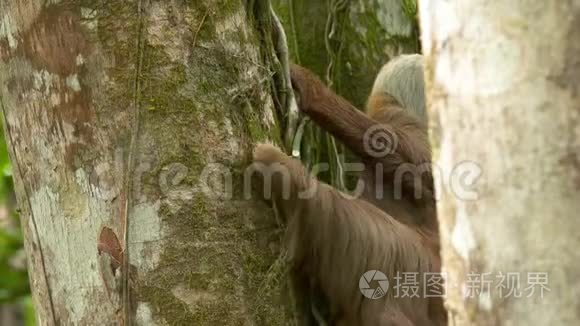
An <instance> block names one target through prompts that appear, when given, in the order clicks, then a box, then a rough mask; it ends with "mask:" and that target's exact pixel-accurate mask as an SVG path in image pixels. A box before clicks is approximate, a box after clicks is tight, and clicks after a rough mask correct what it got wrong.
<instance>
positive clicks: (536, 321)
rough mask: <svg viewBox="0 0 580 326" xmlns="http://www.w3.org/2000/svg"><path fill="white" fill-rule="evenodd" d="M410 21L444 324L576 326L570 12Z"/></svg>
mask: <svg viewBox="0 0 580 326" xmlns="http://www.w3.org/2000/svg"><path fill="white" fill-rule="evenodd" d="M420 12H421V26H422V28H423V34H422V40H423V49H424V51H425V53H426V55H427V61H428V70H427V82H428V85H429V91H428V99H429V102H430V108H431V112H430V114H431V121H434V124H433V125H432V126H431V127H432V128H431V131H432V136H433V143H434V147H435V158H436V160H435V161H436V165H437V168H438V171H439V172H440V174H439V176H438V185H439V186H440V187H439V189H441V192H440V197H441V198H440V202H439V206H438V211H439V217H440V221H441V222H440V223H441V225H440V228H441V236H442V238H443V259H444V264H443V265H444V269H445V270H446V272H447V276H448V282H447V284H448V298H447V305H448V308H449V310H450V312H451V316H452V318H453V320H454V321H455V323H456V324H458V325H471V324H474V325H475V324H477V325H498V324H506V325H574V324H578V322H579V321H580V310H579V309H578V307H579V306H580V251H579V250H578V248H579V247H580V237H579V236H578V231H577V229H578V216H577V215H578V212H579V211H580V200H579V198H580V154H579V153H580V128H579V127H578V125H579V124H580V60H579V59H578V58H580V45H579V44H580V43H578V30H580V3H579V2H578V1H569V0H566V1H557V2H538V1H532V0H525V1H484V0H474V1H469V2H465V1H454V2H449V1H424V2H422V7H421V8H420ZM507 273H513V274H511V277H509V275H508V274H507ZM478 277H479V281H478V280H477V278H478ZM518 278H519V284H518V282H517V281H518ZM510 279H511V286H510ZM474 281H475V284H474ZM488 282H489V286H488V285H487V284H488ZM509 290H512V293H510V292H509ZM518 290H519V292H518ZM473 291H476V292H475V293H474V292H473ZM532 291H533V293H531V292H532ZM542 291H543V294H542V293H541V292H542ZM518 294H519V297H518Z"/></svg>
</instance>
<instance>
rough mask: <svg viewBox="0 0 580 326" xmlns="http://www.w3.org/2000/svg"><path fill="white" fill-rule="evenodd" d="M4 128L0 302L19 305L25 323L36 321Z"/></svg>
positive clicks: (0, 166) (0, 158)
mask: <svg viewBox="0 0 580 326" xmlns="http://www.w3.org/2000/svg"><path fill="white" fill-rule="evenodd" d="M3 135H4V132H3V130H0V305H16V306H18V308H19V310H20V311H21V312H22V313H23V317H24V325H27V326H32V325H34V324H35V322H34V321H35V317H34V309H33V306H32V299H31V297H30V288H29V285H28V275H27V273H26V264H25V261H24V260H25V257H26V255H25V253H24V242H23V238H22V233H21V230H20V225H19V219H18V213H17V212H16V205H15V198H14V186H13V183H12V169H11V166H10V159H9V156H8V148H7V146H6V142H5V141H4V137H3Z"/></svg>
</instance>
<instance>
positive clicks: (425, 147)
mask: <svg viewBox="0 0 580 326" xmlns="http://www.w3.org/2000/svg"><path fill="white" fill-rule="evenodd" d="M422 65H423V63H422V57H421V56H420V55H405V56H401V57H398V58H395V59H394V60H391V61H390V62H389V63H387V64H386V65H385V66H384V67H383V68H382V69H381V71H380V72H379V74H378V76H377V78H376V80H375V83H374V86H373V89H372V91H371V94H370V96H369V98H368V102H367V108H366V112H362V111H360V110H358V109H357V108H356V107H354V106H353V105H352V104H350V103H349V102H348V101H347V100H345V99H344V98H342V97H341V96H339V95H337V94H335V93H334V92H333V91H332V90H330V89H329V88H327V87H326V86H325V85H324V84H323V83H322V82H321V81H320V79H319V78H318V77H317V76H315V75H314V74H313V73H312V72H310V71H309V70H307V69H305V68H303V67H300V66H298V65H292V67H291V80H292V86H293V88H294V91H295V93H296V95H297V97H298V99H299V101H298V103H299V108H300V111H301V112H302V113H303V114H305V115H307V116H309V117H310V118H311V119H312V120H313V121H314V122H315V123H316V124H317V125H319V126H320V127H321V128H323V129H324V130H326V131H328V132H329V133H331V134H332V135H333V136H334V137H335V138H336V139H338V140H339V141H341V142H342V143H343V144H344V145H345V146H346V147H347V148H349V149H350V150H351V151H352V152H353V153H355V154H356V155H357V156H359V157H360V159H361V161H362V162H363V164H364V166H365V169H364V171H363V172H362V174H361V176H360V179H359V182H363V184H364V186H365V190H364V191H363V192H362V194H361V196H359V197H354V198H353V197H352V196H347V195H345V194H344V193H342V192H340V191H338V190H337V189H335V188H334V187H332V186H330V185H328V184H325V183H323V182H321V181H319V180H317V179H316V178H315V177H314V176H313V175H311V174H310V173H309V172H308V171H307V170H306V168H305V167H304V166H303V164H302V163H301V162H300V161H299V160H296V159H294V158H291V157H289V156H288V155H286V154H285V153H284V152H283V151H281V150H280V149H279V148H277V147H276V146H274V145H272V144H268V143H263V144H258V145H257V146H256V147H255V149H254V153H253V161H254V162H253V168H254V169H255V170H257V171H259V172H260V173H258V175H259V177H260V178H262V184H263V185H264V186H263V187H262V188H263V190H264V196H265V197H266V198H267V199H269V200H271V202H272V203H273V205H274V207H275V209H276V211H277V213H278V214H279V215H280V216H281V217H282V219H283V220H284V221H285V222H286V223H287V231H286V232H287V233H286V235H287V236H286V239H287V244H286V245H287V250H288V257H289V260H290V263H291V268H292V273H291V274H292V277H293V279H294V282H295V283H296V284H298V287H299V288H301V289H302V291H306V293H313V292H315V293H319V294H320V296H321V297H322V298H323V300H324V301H325V305H326V306H327V307H328V317H327V318H328V321H327V323H328V324H330V325H365V326H366V325H444V324H446V321H447V315H446V312H445V309H444V308H443V301H442V298H441V296H440V295H434V294H440V292H441V291H442V284H440V283H436V284H431V283H429V282H427V279H428V276H433V275H437V273H439V272H440V269H441V263H440V254H439V234H438V224H437V216H436V210H435V195H434V186H433V175H432V171H431V164H430V163H431V150H430V145H429V141H428V136H427V128H426V125H425V122H426V121H427V116H426V111H425V94H424V82H423V66H422ZM373 270H376V271H380V272H382V273H384V274H385V275H386V277H387V280H388V281H389V282H390V283H391V285H392V286H394V285H395V284H394V281H395V280H397V279H400V277H401V275H404V274H407V275H410V274H414V275H416V280H417V281H418V282H417V283H416V284H414V286H416V287H417V293H416V294H417V295H407V296H403V295H400V293H399V294H398V295H397V293H396V292H397V291H394V288H391V290H387V291H386V293H383V294H382V296H381V297H379V298H374V299H373V298H367V297H365V296H364V295H363V293H362V292H361V290H360V288H359V280H360V279H361V276H363V274H364V273H365V272H367V271H373Z"/></svg>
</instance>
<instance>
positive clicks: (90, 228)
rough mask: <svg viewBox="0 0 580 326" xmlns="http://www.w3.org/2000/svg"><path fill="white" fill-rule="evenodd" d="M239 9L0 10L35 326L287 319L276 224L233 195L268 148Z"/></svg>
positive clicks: (3, 81)
mask: <svg viewBox="0 0 580 326" xmlns="http://www.w3.org/2000/svg"><path fill="white" fill-rule="evenodd" d="M244 3H245V2H244ZM247 3H248V4H242V2H241V1H235V0H228V1H220V2H219V3H218V2H215V1H209V0H198V1H187V2H182V1H166V2H150V1H141V0H135V1H118V0H115V1H63V2H59V1H49V2H46V1H41V0H11V1H10V0H9V1H2V2H1V3H0V12H1V13H2V16H1V17H0V99H1V105H2V111H3V113H4V117H5V128H6V129H5V130H6V134H7V140H8V142H9V145H10V148H11V153H10V154H11V160H12V163H13V166H14V179H15V183H16V192H17V197H18V201H19V206H20V214H21V219H22V225H23V229H24V231H23V232H24V235H25V238H26V249H27V252H28V256H29V270H30V275H31V276H30V277H31V285H32V290H33V295H34V301H35V305H36V309H37V313H38V318H39V320H40V324H41V325H54V324H66V325H68V324H75V325H106V324H117V323H121V324H130V323H136V324H159V325H166V324H167V325H169V324H171V325H212V324H223V325H242V324H244V325H248V324H262V325H278V324H282V323H283V321H284V318H285V314H284V310H283V309H282V308H281V305H280V302H279V301H280V300H278V299H279V298H278V297H277V295H278V292H277V290H276V289H275V287H276V286H278V284H271V282H269V281H268V280H269V279H270V278H269V277H268V276H269V275H270V274H269V273H271V271H270V270H269V269H270V266H271V265H272V262H273V261H274V259H275V258H276V256H277V252H276V251H277V248H276V246H277V245H278V243H279V241H278V240H279V239H278V237H277V235H276V233H275V232H274V231H275V223H274V222H273V218H272V216H271V211H270V210H269V209H267V208H266V206H265V205H264V204H261V203H260V202H259V201H256V200H244V196H242V190H243V189H245V187H244V184H243V180H242V175H243V168H244V167H245V165H246V163H247V162H248V159H249V158H250V155H251V150H252V148H253V144H254V143H255V142H256V141H258V140H264V139H267V138H270V139H272V138H274V139H275V138H277V137H279V132H278V130H277V127H276V124H275V123H274V120H273V113H272V110H273V104H272V103H273V102H272V97H271V94H270V89H271V87H270V78H269V71H268V67H269V63H268V62H266V61H265V59H264V58H265V56H263V55H262V52H261V51H260V47H261V46H262V44H260V40H261V39H262V37H263V35H262V36H261V35H259V32H258V30H257V28H256V26H257V25H256V26H254V25H253V24H252V22H256V21H257V18H256V17H255V16H254V8H253V7H252V8H250V7H246V6H257V5H255V4H253V3H254V2H253V1H248V2H247ZM267 50H268V49H266V51H267ZM272 282H275V281H272Z"/></svg>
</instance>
